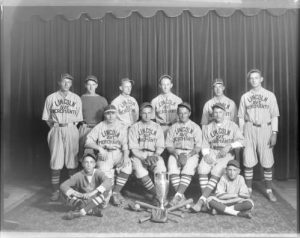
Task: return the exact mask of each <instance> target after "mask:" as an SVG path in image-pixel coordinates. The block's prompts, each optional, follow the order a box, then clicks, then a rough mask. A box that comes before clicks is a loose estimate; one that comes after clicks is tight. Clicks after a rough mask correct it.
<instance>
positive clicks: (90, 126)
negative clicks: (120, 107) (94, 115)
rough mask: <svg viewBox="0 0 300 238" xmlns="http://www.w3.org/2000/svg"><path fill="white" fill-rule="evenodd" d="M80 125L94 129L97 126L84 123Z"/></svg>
mask: <svg viewBox="0 0 300 238" xmlns="http://www.w3.org/2000/svg"><path fill="white" fill-rule="evenodd" d="M82 125H86V127H87V128H94V127H95V126H96V125H97V124H87V123H86V122H82Z"/></svg>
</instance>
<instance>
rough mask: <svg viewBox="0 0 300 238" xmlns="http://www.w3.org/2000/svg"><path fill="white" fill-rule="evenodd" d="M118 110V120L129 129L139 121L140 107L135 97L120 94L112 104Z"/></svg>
mask: <svg viewBox="0 0 300 238" xmlns="http://www.w3.org/2000/svg"><path fill="white" fill-rule="evenodd" d="M111 104H112V105H114V106H115V107H116V108H117V111H118V119H119V120H120V121H121V122H122V123H123V125H125V126H127V127H129V126H131V125H132V124H133V123H135V122H136V121H137V120H138V119H139V105H138V103H137V101H136V100H135V98H134V97H131V96H129V95H128V96H124V95H122V94H120V95H119V96H118V97H116V98H115V99H114V100H113V101H112V102H111Z"/></svg>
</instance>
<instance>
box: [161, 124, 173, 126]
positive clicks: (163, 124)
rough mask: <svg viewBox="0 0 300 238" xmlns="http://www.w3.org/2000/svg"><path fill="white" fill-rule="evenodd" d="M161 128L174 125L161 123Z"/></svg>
mask: <svg viewBox="0 0 300 238" xmlns="http://www.w3.org/2000/svg"><path fill="white" fill-rule="evenodd" d="M159 124H160V125H161V126H172V123H159Z"/></svg>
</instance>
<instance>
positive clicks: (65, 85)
mask: <svg viewBox="0 0 300 238" xmlns="http://www.w3.org/2000/svg"><path fill="white" fill-rule="evenodd" d="M58 85H59V88H60V90H61V91H63V92H68V91H69V90H70V88H71V86H72V80H71V79H67V78H63V79H62V80H60V81H59V82H58Z"/></svg>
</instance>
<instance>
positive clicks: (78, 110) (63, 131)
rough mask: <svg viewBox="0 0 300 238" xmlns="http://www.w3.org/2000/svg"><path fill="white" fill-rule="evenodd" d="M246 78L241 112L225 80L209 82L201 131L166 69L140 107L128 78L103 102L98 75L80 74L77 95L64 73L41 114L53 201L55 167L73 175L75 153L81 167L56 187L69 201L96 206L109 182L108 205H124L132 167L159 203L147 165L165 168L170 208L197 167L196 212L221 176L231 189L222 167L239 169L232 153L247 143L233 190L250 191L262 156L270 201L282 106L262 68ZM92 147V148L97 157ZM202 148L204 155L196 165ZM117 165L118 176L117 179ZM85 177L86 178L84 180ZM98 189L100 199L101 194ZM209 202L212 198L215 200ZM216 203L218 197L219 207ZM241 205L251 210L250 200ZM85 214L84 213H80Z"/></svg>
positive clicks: (57, 180)
mask: <svg viewBox="0 0 300 238" xmlns="http://www.w3.org/2000/svg"><path fill="white" fill-rule="evenodd" d="M247 78H248V79H249V82H250V84H251V90H250V91H248V92H247V93H245V94H244V95H243V96H242V98H241V101H240V105H239V110H238V111H237V108H236V105H235V103H234V102H233V101H232V100H231V99H229V98H228V97H226V96H225V95H224V90H225V85H224V82H223V80H222V79H215V80H214V83H213V89H214V95H215V96H214V97H213V98H212V99H211V100H209V101H208V102H207V103H206V104H205V105H204V108H203V115H202V120H201V124H202V130H201V128H200V126H199V125H197V124H196V123H195V122H193V121H191V120H190V115H191V106H190V104H189V103H187V102H183V101H182V100H181V99H180V98H179V97H178V96H176V95H175V94H173V93H172V92H171V89H172V87H173V83H172V78H171V77H170V76H169V75H163V76H161V77H160V78H159V85H160V88H161V94H160V95H158V96H157V97H156V98H154V99H153V100H152V101H151V103H149V102H144V103H142V104H141V105H140V107H139V106H138V103H137V101H136V100H135V99H134V98H133V97H132V96H130V94H131V90H132V86H133V84H134V82H133V81H132V80H130V79H128V78H123V79H122V80H121V82H120V86H119V89H120V91H121V93H120V95H119V96H118V97H117V98H115V99H114V100H113V101H112V102H111V104H110V105H108V102H107V100H106V99H105V98H104V97H102V96H100V95H98V94H96V89H97V87H98V80H97V78H96V77H95V76H92V75H91V76H88V77H87V78H86V79H85V87H86V90H87V91H86V93H85V94H84V95H82V97H81V99H80V97H79V96H78V95H76V94H75V93H72V92H70V91H69V90H70V88H71V86H72V81H73V80H74V78H73V77H72V76H71V75H69V74H63V75H62V76H61V78H60V80H59V81H58V85H59V88H60V89H59V90H58V91H57V92H55V93H53V94H51V95H49V96H48V97H47V99H46V102H45V107H44V111H43V117H42V119H43V120H45V121H46V122H47V124H48V125H49V127H50V131H49V134H48V144H49V149H50V153H51V161H50V167H51V183H52V187H53V193H52V196H51V199H52V200H58V198H59V186H60V185H59V184H60V173H61V170H62V169H63V167H64V166H65V167H66V168H67V169H68V172H69V175H70V177H71V175H73V174H74V173H76V172H77V167H78V158H79V159H82V166H83V168H84V170H83V171H81V172H79V173H77V174H76V176H72V177H71V178H70V179H69V180H67V181H66V182H64V183H63V184H62V185H61V190H62V191H63V193H64V194H65V195H66V197H67V200H69V201H72V202H74V201H78V199H79V198H83V199H84V200H86V201H89V199H90V200H91V201H92V202H91V204H93V205H94V206H97V204H102V205H103V203H107V200H108V199H109V197H110V194H109V192H108V191H110V190H111V188H112V197H111V198H112V203H113V204H114V205H121V204H122V203H124V198H123V197H122V196H121V190H122V188H123V187H124V185H125V184H126V182H127V180H128V178H129V176H130V174H131V173H132V171H134V174H135V176H136V178H137V179H139V180H140V181H141V183H142V184H143V185H144V186H145V188H146V189H147V190H148V191H149V192H150V194H152V201H153V203H158V199H157V197H156V190H155V185H154V183H153V181H152V180H151V178H150V176H149V173H148V170H151V171H152V172H154V173H163V172H166V171H168V173H169V175H170V182H171V185H172V186H173V188H174V189H175V191H176V193H175V195H174V197H173V198H172V199H171V201H170V205H171V206H173V205H176V204H178V203H180V202H182V201H184V200H185V196H184V192H185V190H186V189H187V187H188V186H189V184H190V182H191V180H192V176H193V175H194V174H195V173H196V170H197V171H198V174H199V185H200V188H201V197H200V198H199V200H198V201H197V202H196V203H195V204H194V205H193V206H192V207H191V209H192V210H193V211H194V212H199V211H201V209H204V207H206V206H204V205H206V204H208V202H207V200H209V199H208V198H209V196H210V195H211V192H212V191H213V190H214V189H215V188H216V186H217V184H218V182H220V183H221V182H222V183H223V187H228V186H225V185H224V181H223V180H224V179H225V180H228V181H227V183H229V184H233V183H232V181H233V180H232V179H230V176H229V175H228V173H229V172H228V171H227V172H228V173H227V177H226V176H225V178H223V179H221V181H220V178H221V177H222V175H223V174H224V170H225V168H226V167H227V168H228V166H227V165H233V166H231V167H234V168H237V170H238V172H239V169H240V168H239V167H240V166H239V163H238V162H237V161H234V160H233V159H234V152H235V150H238V149H239V148H242V147H244V154H243V155H244V156H243V164H244V167H245V169H244V172H245V174H244V176H245V181H244V178H243V177H242V176H239V177H237V176H233V177H234V180H235V182H234V184H235V185H234V187H235V188H234V189H233V190H241V191H242V193H241V196H240V199H247V198H249V197H250V195H251V193H252V179H253V167H254V166H255V165H256V164H257V163H258V158H259V160H260V163H261V165H262V167H263V168H264V179H265V185H266V194H267V197H268V198H269V199H270V200H271V201H274V202H275V201H276V197H275V196H274V194H273V192H272V167H273V164H274V158H273V152H272V148H273V147H274V145H275V144H276V139H277V133H278V117H279V109H278V105H277V101H276V97H275V95H274V94H273V93H272V92H270V91H268V90H266V89H264V88H263V87H262V82H263V77H262V74H261V72H260V71H259V70H257V69H253V70H250V71H249V73H248V74H247ZM139 116H140V118H141V120H140V121H138V119H139ZM103 117H104V120H103V121H102V119H103ZM237 118H238V120H237ZM237 122H238V124H239V126H238V125H237ZM78 123H79V130H78V129H77V126H78V125H77V124H78ZM165 149H166V150H167V152H168V155H169V157H168V159H167V160H166V161H167V168H166V165H165V162H164V159H163V158H162V156H161V154H162V153H163V152H164V150H165ZM89 151H97V154H96V156H95V155H94V154H93V153H92V152H91V153H90V152H89ZM130 152H131V154H130ZM200 152H201V154H202V159H201V161H200V163H199V155H200ZM237 154H238V153H237ZM94 160H95V161H94ZM91 161H92V162H91ZM93 162H95V164H94V165H93ZM95 165H96V167H97V168H98V170H97V173H98V172H99V171H100V174H101V176H100V177H101V179H99V180H100V181H102V182H103V183H101V184H102V185H101V184H100V185H97V189H95V186H96V185H95V183H96V182H95V181H96V180H97V179H96V180H95V178H94V179H93V176H95V170H94V167H95ZM91 168H92V169H91ZM229 169H230V168H229ZM116 171H117V173H116V174H117V176H116V178H114V175H115V172H116ZM85 177H86V178H87V181H89V182H88V183H86V184H85V183H84V181H85ZM103 178H106V179H110V180H111V181H112V182H111V183H110V182H107V181H106V179H103ZM81 180H82V181H81ZM114 180H115V181H114ZM245 183H246V185H247V188H248V189H246V190H247V191H246V192H245V189H241V188H242V187H243V186H244V185H243V184H245ZM76 184H77V186H79V185H78V184H81V185H80V186H81V188H78V189H79V190H81V191H75V190H74V189H73V188H74V186H75V185H76ZM84 184H85V185H84ZM92 184H93V186H94V188H92V187H93V186H92ZM109 184H110V185H109ZM218 186H219V185H218ZM220 186H221V185H220ZM83 187H84V188H83ZM244 187H246V186H244ZM219 190H220V188H219ZM105 191H106V192H105ZM224 193H227V192H226V191H223V192H221V193H220V197H219V198H221V197H222V196H224ZM101 194H103V199H101V198H100V197H99V195H101ZM104 194H106V195H104ZM234 196H236V195H234ZM96 198H97V199H96ZM228 199H234V197H232V195H229V196H228V195H227V196H225V200H228ZM216 201H217V202H219V201H220V200H218V199H217V200H216ZM216 201H214V202H216ZM239 201H241V200H239ZM214 202H212V203H209V204H211V205H212V206H213V204H214ZM248 202H249V201H248ZM157 205H159V204H157ZM219 205H220V204H218V203H217V207H219ZM88 207H91V206H90V205H88ZM246 207H248V208H249V203H248V204H247V206H246ZM251 207H252V205H251V206H250V208H251ZM226 209H227V210H226ZM228 209H229V210H228ZM230 209H231V210H230ZM221 210H222V211H223V212H224V210H226V211H227V213H229V214H233V215H237V214H238V212H236V211H235V210H234V209H233V208H232V207H226V206H225V207H222V209H221ZM228 211H229V212H228ZM84 213H85V212H84V211H83V212H82V211H81V213H79V214H81V215H84ZM240 214H242V213H240ZM73 215H74V214H73ZM247 216H248V215H247Z"/></svg>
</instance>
